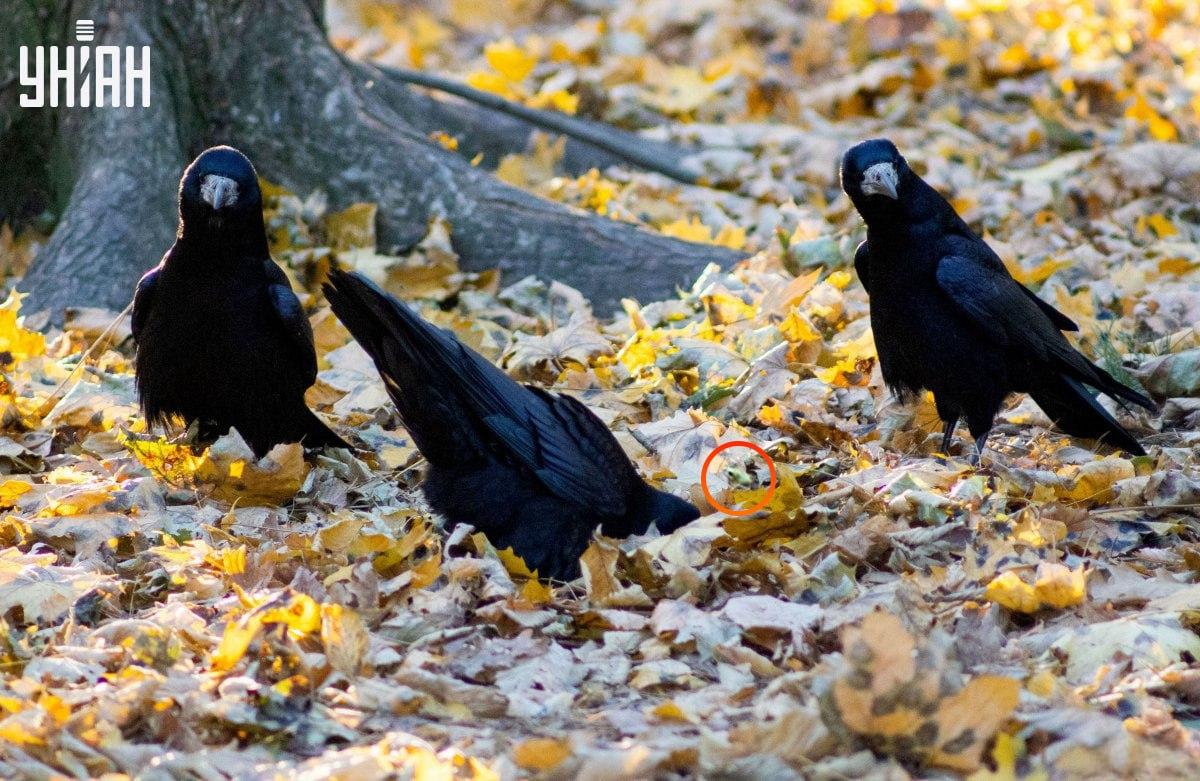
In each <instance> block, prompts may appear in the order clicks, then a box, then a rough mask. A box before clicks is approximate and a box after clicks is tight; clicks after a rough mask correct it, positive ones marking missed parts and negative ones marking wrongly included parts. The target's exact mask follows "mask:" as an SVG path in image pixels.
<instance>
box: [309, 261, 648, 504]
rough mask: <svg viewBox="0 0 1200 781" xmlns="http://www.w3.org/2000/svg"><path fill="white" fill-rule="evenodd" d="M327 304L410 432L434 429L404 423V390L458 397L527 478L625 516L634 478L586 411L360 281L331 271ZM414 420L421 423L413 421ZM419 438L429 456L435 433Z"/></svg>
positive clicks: (352, 275)
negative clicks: (429, 389) (423, 388)
mask: <svg viewBox="0 0 1200 781" xmlns="http://www.w3.org/2000/svg"><path fill="white" fill-rule="evenodd" d="M326 296H327V297H328V298H329V301H330V304H331V305H332V306H333V311H334V312H335V313H336V314H337V316H338V318H339V319H341V321H342V322H343V323H345V324H346V327H347V328H349V329H350V332H351V333H353V334H354V336H355V338H356V339H357V340H358V341H359V343H360V344H362V345H363V347H364V348H366V349H367V351H368V352H369V353H371V355H372V357H373V358H374V359H375V362H376V365H377V366H378V367H379V369H380V373H381V374H383V375H384V379H385V382H387V384H388V390H389V392H390V393H392V395H393V400H395V401H396V402H397V407H398V408H400V413H401V417H405V418H406V424H408V425H409V427H410V430H412V429H416V428H423V427H429V426H431V425H433V423H432V422H431V421H429V419H428V416H427V415H421V413H420V411H419V410H416V409H413V410H412V412H411V414H410V415H409V416H406V415H405V410H404V408H403V407H402V406H401V404H402V403H407V400H406V399H405V396H407V395H409V394H412V393H414V392H415V391H414V389H412V388H406V387H405V386H407V385H410V384H412V383H422V384H425V385H430V386H435V387H436V390H437V393H439V394H441V395H443V396H446V397H450V396H452V397H453V398H454V399H455V400H456V401H457V404H459V405H461V407H462V409H461V412H462V413H463V414H465V415H467V416H469V417H471V418H473V419H474V420H476V421H478V422H479V423H480V424H481V426H482V428H483V429H484V430H485V431H486V432H487V433H488V434H490V439H491V440H492V443H493V446H495V447H499V448H501V449H502V450H503V451H504V452H505V453H506V454H507V456H508V457H510V458H513V459H515V460H516V461H517V462H519V463H521V464H522V465H523V466H524V467H525V468H527V469H529V470H530V471H531V472H532V473H533V474H534V475H536V476H537V478H538V480H539V481H540V482H541V483H542V484H543V485H545V486H546V488H547V489H549V490H550V492H551V493H553V494H554V495H555V496H558V497H559V498H561V499H563V500H565V501H568V502H571V503H573V504H577V505H580V506H584V507H588V508H590V509H592V510H593V511H595V512H596V513H597V514H598V515H612V516H619V515H623V514H624V513H625V509H626V508H625V492H624V489H625V485H626V484H625V483H624V481H625V480H626V479H628V472H622V471H620V470H630V471H632V469H633V467H632V465H631V464H630V463H629V459H628V458H627V457H626V456H625V454H624V453H623V452H621V451H620V446H619V445H617V443H616V441H615V440H614V439H613V437H612V434H611V433H610V432H609V431H608V429H607V427H605V426H604V424H603V423H602V422H600V420H599V419H597V418H596V417H595V415H593V414H592V413H591V412H590V411H588V410H587V408H586V407H584V406H583V405H582V404H580V403H579V402H576V401H574V400H570V399H566V398H565V397H559V396H552V395H550V394H547V393H545V392H542V391H535V390H532V389H530V388H526V387H524V386H521V385H519V384H518V383H516V382H515V381H514V380H513V379H512V378H510V377H509V376H508V375H507V374H505V373H504V372H503V371H501V370H500V369H498V368H497V367H496V366H495V365H493V364H492V363H491V361H488V360H487V359H486V358H484V357H483V356H481V355H479V354H478V353H476V352H474V351H473V350H471V349H469V348H468V347H466V346H465V345H464V344H462V342H460V341H458V339H456V338H455V337H454V335H453V334H451V333H450V332H448V331H444V330H442V329H441V328H437V327H436V326H434V325H432V324H431V323H429V322H427V321H425V320H424V319H422V318H421V317H420V316H419V315H417V313H416V312H414V311H413V310H412V309H411V308H410V307H409V306H408V305H406V304H404V303H403V302H401V301H399V300H397V299H395V298H393V297H392V296H390V295H388V294H387V293H386V292H384V291H383V290H381V289H380V288H378V287H377V286H376V285H375V284H374V283H372V282H371V281H370V280H368V279H366V278H365V277H363V276H361V275H359V274H356V273H348V272H343V271H339V270H335V271H332V272H330V275H329V285H328V286H327V288H326ZM355 323H360V324H362V325H359V326H357V327H356V325H355ZM368 326H369V327H368ZM360 331H362V332H364V336H365V338H364V336H360ZM378 331H383V332H385V333H386V335H387V336H386V338H381V337H380V334H379V333H377V332H378ZM372 345H375V348H374V349H373V347H372ZM381 359H382V360H381ZM389 376H390V378H391V379H390V381H389ZM397 396H399V398H397ZM416 416H420V417H421V418H422V419H423V420H409V418H410V417H416ZM412 433H413V436H414V439H417V444H418V447H421V443H420V440H421V438H422V437H424V438H426V439H432V438H436V433H437V432H430V431H426V432H418V431H413V432H412ZM610 443H611V448H615V452H614V451H613V450H612V449H610ZM433 444H435V445H436V443H433ZM422 450H424V448H422ZM617 453H619V456H620V458H619V460H618V459H617V458H616V457H615V456H616V454H617ZM635 474H636V473H635Z"/></svg>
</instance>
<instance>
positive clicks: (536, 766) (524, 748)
mask: <svg viewBox="0 0 1200 781" xmlns="http://www.w3.org/2000/svg"><path fill="white" fill-rule="evenodd" d="M570 757H571V743H570V742H569V741H566V740H557V739H555V738H529V739H528V740H523V741H521V742H520V743H518V744H517V745H515V746H513V749H512V758H513V762H515V763H516V764H517V767H519V768H521V769H522V770H534V771H538V772H542V773H545V772H548V771H551V770H554V769H555V768H556V767H558V766H559V765H561V764H563V763H564V762H566V761H567V760H568V759H569V758H570Z"/></svg>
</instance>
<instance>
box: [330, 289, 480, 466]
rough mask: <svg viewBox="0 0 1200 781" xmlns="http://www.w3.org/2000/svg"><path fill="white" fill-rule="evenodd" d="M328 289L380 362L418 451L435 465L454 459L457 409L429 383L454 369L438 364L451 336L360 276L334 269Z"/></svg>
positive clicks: (348, 324) (335, 310)
mask: <svg viewBox="0 0 1200 781" xmlns="http://www.w3.org/2000/svg"><path fill="white" fill-rule="evenodd" d="M323 289H324V291H325V297H326V299H328V301H329V305H330V306H331V307H332V308H333V313H334V314H335V315H337V318H338V319H339V320H341V321H342V324H343V325H345V326H346V328H347V329H349V331H350V334H351V335H352V336H353V337H354V339H355V341H357V342H358V343H359V344H360V345H361V346H362V348H363V349H364V350H366V351H367V354H368V355H370V356H371V360H373V361H374V362H375V367H376V368H377V369H378V370H379V374H380V376H381V377H382V378H383V380H384V385H385V386H386V388H387V392H388V396H390V397H391V399H392V402H393V403H394V404H395V405H396V410H397V411H398V412H399V413H400V418H401V419H402V420H403V421H404V423H405V427H406V428H407V429H408V432H409V434H410V435H411V436H412V437H413V441H414V444H416V446H417V448H418V449H419V450H420V451H421V452H422V453H423V454H424V455H425V457H426V458H427V459H429V460H430V462H431V463H435V462H437V461H438V460H439V459H440V458H441V457H443V456H450V455H452V454H451V453H446V452H443V451H445V450H446V448H447V447H448V446H449V443H451V442H453V441H454V440H455V439H456V437H455V435H454V434H455V432H454V431H453V428H454V427H455V426H456V425H460V422H459V421H458V420H457V417H458V416H456V415H455V414H454V413H455V409H454V408H455V405H454V403H453V400H452V399H450V398H448V397H447V396H446V394H445V393H444V391H442V390H439V389H438V388H437V387H435V386H433V385H431V384H430V382H429V378H430V377H438V376H445V375H446V374H447V372H452V371H453V367H445V366H441V365H434V362H435V361H437V360H438V358H437V356H439V355H442V354H443V353H441V352H439V350H438V348H439V347H440V348H442V350H445V349H446V347H447V342H452V337H449V336H448V335H446V334H443V333H442V332H441V331H440V329H438V328H436V327H435V326H433V325H431V324H429V323H426V322H425V321H424V320H423V319H422V318H421V317H420V315H418V314H417V313H416V312H415V311H413V310H412V309H411V308H410V307H409V306H408V305H407V304H405V303H404V302H403V301H399V300H397V299H394V298H392V297H391V296H389V295H388V294H387V293H385V292H384V291H383V290H380V289H379V287H377V286H376V285H375V284H374V283H372V282H371V281H370V280H368V279H367V278H366V277H363V276H362V275H360V274H357V273H354V272H347V271H343V270H342V269H338V268H334V269H332V270H331V271H330V272H329V278H328V280H327V281H326V282H325V285H324V288H323Z"/></svg>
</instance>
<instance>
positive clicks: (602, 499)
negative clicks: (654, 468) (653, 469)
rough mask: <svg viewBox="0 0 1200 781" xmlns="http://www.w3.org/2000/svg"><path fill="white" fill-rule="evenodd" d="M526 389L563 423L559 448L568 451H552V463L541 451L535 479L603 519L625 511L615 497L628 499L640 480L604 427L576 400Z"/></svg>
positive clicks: (613, 438)
mask: <svg viewBox="0 0 1200 781" xmlns="http://www.w3.org/2000/svg"><path fill="white" fill-rule="evenodd" d="M525 387H526V388H527V389H528V390H529V391H531V392H532V393H534V394H536V395H537V396H538V397H540V398H541V400H542V401H543V402H544V403H545V404H546V406H547V407H549V409H550V411H551V412H552V413H553V415H554V417H555V418H556V419H557V420H558V422H559V423H560V424H561V426H560V427H556V428H555V430H556V431H562V432H564V433H565V434H566V435H567V436H566V437H565V442H563V444H564V445H567V446H569V447H568V448H567V449H566V451H565V452H558V451H557V450H556V451H554V452H553V455H552V457H550V458H547V457H546V456H547V455H548V451H547V449H546V448H545V447H543V450H542V454H541V455H542V458H541V459H540V461H541V466H540V468H539V469H538V470H537V474H538V478H539V479H540V480H541V481H542V483H543V484H545V485H546V486H547V487H548V488H550V490H552V491H554V493H555V494H556V495H558V496H561V497H564V498H566V497H573V498H577V499H582V500H585V501H586V502H587V504H588V505H590V506H593V507H603V508H605V514H607V515H616V514H620V513H618V512H616V511H617V510H620V511H621V512H623V511H624V507H623V505H622V506H620V507H617V506H615V503H614V502H613V501H612V497H613V495H614V494H615V495H617V496H626V495H628V493H629V492H630V491H632V490H633V489H634V487H636V485H637V484H638V483H640V482H641V479H642V478H641V477H640V476H639V475H638V473H637V470H636V469H634V467H633V464H632V462H630V460H629V456H627V455H625V451H624V450H622V449H621V445H620V444H619V443H618V442H617V440H616V438H615V437H614V436H613V434H612V432H611V431H609V428H608V426H606V425H604V421H602V420H600V418H598V417H596V415H595V413H593V412H592V411H591V410H590V409H588V408H587V405H586V404H584V403H583V402H581V401H579V400H578V399H575V398H572V397H570V396H565V395H559V394H552V393H547V392H546V391H544V390H542V389H541V388H535V387H533V386H531V385H527V386H525ZM555 439H564V438H563V437H557V438H555ZM589 466H590V467H591V468H590V469H589V468H588V467H589Z"/></svg>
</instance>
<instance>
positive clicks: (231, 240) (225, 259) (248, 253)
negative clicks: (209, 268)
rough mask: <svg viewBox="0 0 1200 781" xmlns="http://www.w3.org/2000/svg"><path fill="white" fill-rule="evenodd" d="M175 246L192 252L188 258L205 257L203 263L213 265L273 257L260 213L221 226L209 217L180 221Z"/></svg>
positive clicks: (228, 221) (222, 223)
mask: <svg viewBox="0 0 1200 781" xmlns="http://www.w3.org/2000/svg"><path fill="white" fill-rule="evenodd" d="M176 244H177V245H179V246H180V247H181V248H182V249H186V250H189V252H187V253H185V256H186V257H198V256H203V262H205V263H208V264H214V265H215V264H226V263H228V264H233V263H238V262H242V261H244V260H245V259H247V258H250V259H254V260H261V259H264V258H267V257H269V256H270V249H269V246H268V244H267V231H266V226H265V225H264V224H263V219H262V213H261V212H255V213H252V214H250V215H238V216H237V217H236V218H234V219H228V218H227V219H226V220H225V221H223V222H221V223H216V222H213V221H212V220H210V219H208V218H207V217H206V216H201V217H198V218H197V217H192V216H189V217H186V218H184V219H181V220H180V221H179V230H178V232H177V234H176Z"/></svg>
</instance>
